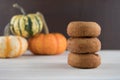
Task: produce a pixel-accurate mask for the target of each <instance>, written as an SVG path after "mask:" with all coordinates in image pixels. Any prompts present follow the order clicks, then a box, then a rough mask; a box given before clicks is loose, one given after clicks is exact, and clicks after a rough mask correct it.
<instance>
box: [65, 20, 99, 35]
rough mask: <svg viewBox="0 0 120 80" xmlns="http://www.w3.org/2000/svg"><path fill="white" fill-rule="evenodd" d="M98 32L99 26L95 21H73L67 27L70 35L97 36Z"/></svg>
mask: <svg viewBox="0 0 120 80" xmlns="http://www.w3.org/2000/svg"><path fill="white" fill-rule="evenodd" d="M100 33H101V28H100V26H99V25H98V24H97V23H96V22H84V21H73V22H70V23H69V24H68V27H67V34H68V35H69V36H71V37H98V36H99V35H100Z"/></svg>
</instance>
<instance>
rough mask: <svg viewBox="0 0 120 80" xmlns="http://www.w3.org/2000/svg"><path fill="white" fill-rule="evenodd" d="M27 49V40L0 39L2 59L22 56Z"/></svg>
mask: <svg viewBox="0 0 120 80" xmlns="http://www.w3.org/2000/svg"><path fill="white" fill-rule="evenodd" d="M27 48H28V43H27V40H26V39H24V38H22V37H20V36H1V37H0V58H11V57H18V56H20V55H22V54H23V53H24V52H25V51H26V50H27Z"/></svg>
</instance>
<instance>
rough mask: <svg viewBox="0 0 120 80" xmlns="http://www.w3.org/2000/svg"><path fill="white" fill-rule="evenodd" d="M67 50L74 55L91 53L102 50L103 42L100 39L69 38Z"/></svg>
mask: <svg viewBox="0 0 120 80" xmlns="http://www.w3.org/2000/svg"><path fill="white" fill-rule="evenodd" d="M67 49H68V50H69V51H70V52H74V53H91V52H97V51H99V50H100V49H101V42H100V40H99V39H98V38H69V39H68V41H67Z"/></svg>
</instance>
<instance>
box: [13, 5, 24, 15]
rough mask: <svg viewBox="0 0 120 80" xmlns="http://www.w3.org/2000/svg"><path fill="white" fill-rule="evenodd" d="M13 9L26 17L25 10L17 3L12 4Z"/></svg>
mask: <svg viewBox="0 0 120 80" xmlns="http://www.w3.org/2000/svg"><path fill="white" fill-rule="evenodd" d="M13 7H14V8H18V9H20V11H21V12H22V14H23V15H26V13H25V10H24V9H23V8H22V7H21V6H20V5H18V4H17V3H15V4H13Z"/></svg>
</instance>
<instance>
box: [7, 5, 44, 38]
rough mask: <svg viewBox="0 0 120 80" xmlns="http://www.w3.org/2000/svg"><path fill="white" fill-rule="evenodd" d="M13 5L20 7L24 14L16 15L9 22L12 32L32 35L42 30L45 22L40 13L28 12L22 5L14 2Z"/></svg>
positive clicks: (19, 34)
mask: <svg viewBox="0 0 120 80" xmlns="http://www.w3.org/2000/svg"><path fill="white" fill-rule="evenodd" d="M13 7H15V8H19V9H20V10H21V12H22V13H23V15H15V16H13V17H12V18H11V20H10V23H9V29H10V32H12V33H13V34H15V35H18V36H23V37H30V36H33V35H35V34H37V33H39V32H41V31H42V28H43V22H42V20H41V17H40V16H39V15H38V14H27V15H26V13H25V11H24V10H23V8H22V7H21V6H19V5H18V4H14V5H13Z"/></svg>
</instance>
